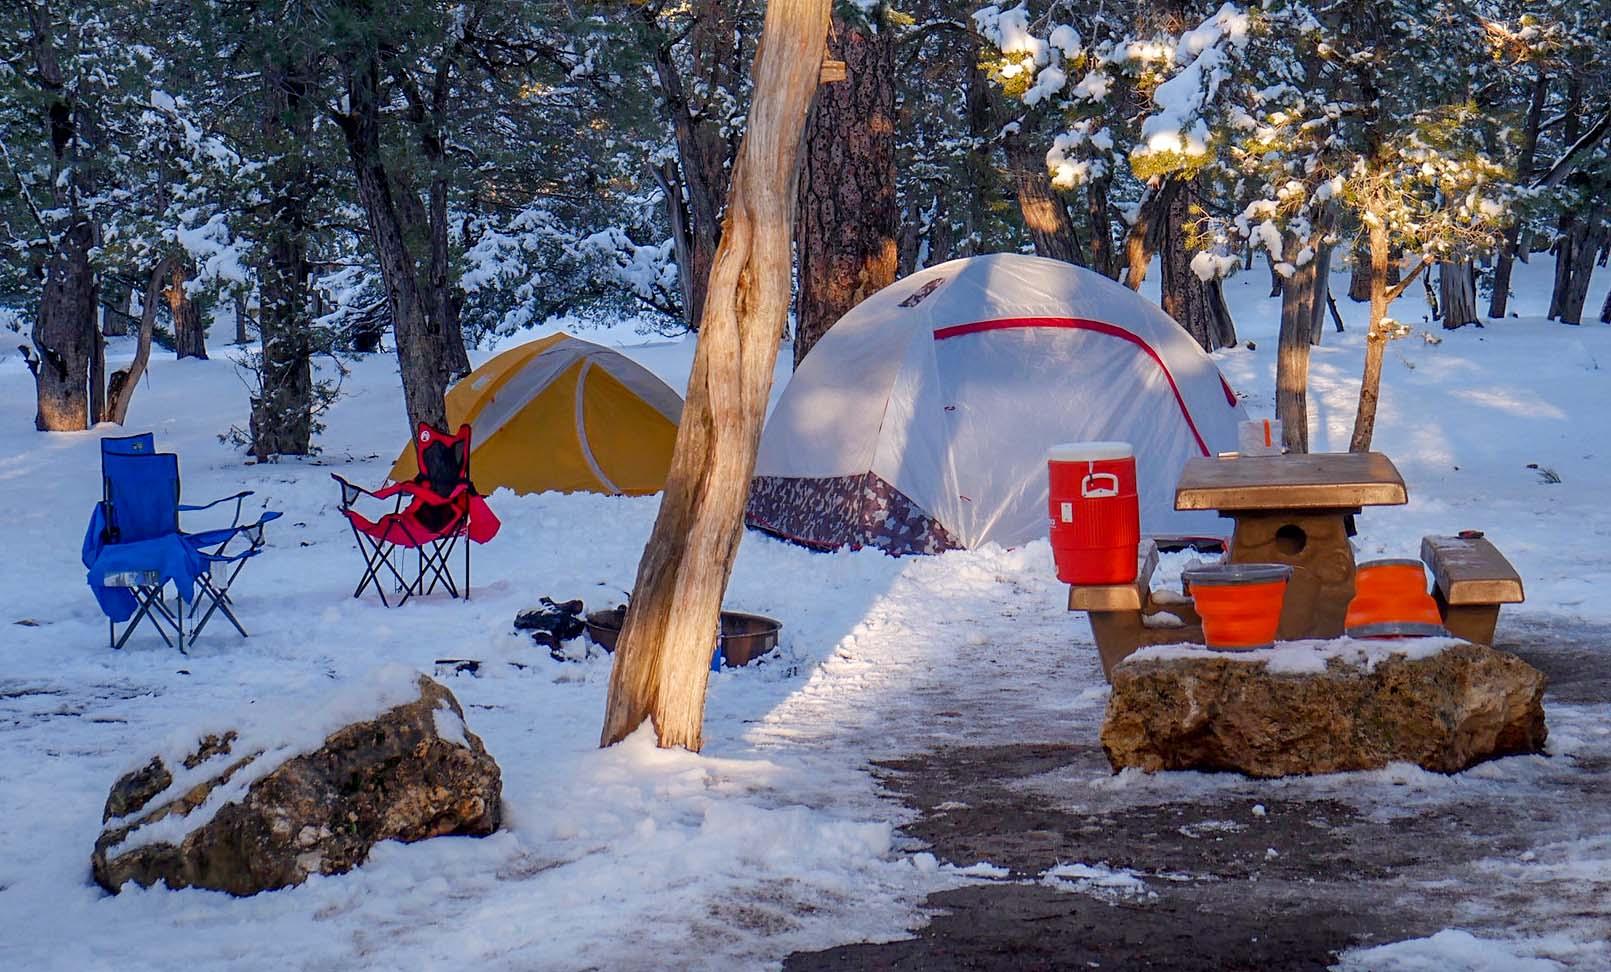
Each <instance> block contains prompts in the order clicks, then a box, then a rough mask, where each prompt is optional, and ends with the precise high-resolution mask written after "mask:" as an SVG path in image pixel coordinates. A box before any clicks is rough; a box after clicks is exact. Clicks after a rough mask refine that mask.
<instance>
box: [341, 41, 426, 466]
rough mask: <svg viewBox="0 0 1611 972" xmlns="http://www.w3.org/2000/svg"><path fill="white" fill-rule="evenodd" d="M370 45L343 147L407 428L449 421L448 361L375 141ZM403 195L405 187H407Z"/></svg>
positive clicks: (359, 69)
mask: <svg viewBox="0 0 1611 972" xmlns="http://www.w3.org/2000/svg"><path fill="white" fill-rule="evenodd" d="M375 56H376V55H375V54H374V52H364V53H361V54H359V55H358V56H357V57H356V59H355V60H354V61H353V62H352V63H350V64H349V65H347V98H348V103H349V105H350V106H351V113H350V114H349V115H347V116H345V117H344V118H343V120H342V128H343V133H344V134H345V135H346V141H347V154H348V155H349V157H350V158H351V160H352V166H353V174H354V175H355V176H356V181H357V184H358V197H359V199H360V200H362V202H363V205H364V209H365V211H366V212H367V213H368V216H369V229H370V233H371V235H372V237H373V240H374V245H375V255H376V257H377V258H378V260H379V263H380V272H381V278H382V279H383V280H384V281H385V284H386V296H387V300H388V302H389V304H390V306H391V311H392V323H393V326H394V327H395V329H396V338H397V362H398V366H399V370H400V371H401V372H402V378H403V401H404V404H405V406H406V407H407V409H408V424H409V434H410V435H412V434H413V428H414V426H415V424H416V423H419V422H428V423H430V424H431V425H435V426H437V427H441V426H443V425H445V424H447V409H446V406H445V405H444V404H443V396H444V394H445V392H446V389H447V375H448V370H449V369H448V368H447V367H445V366H444V365H443V363H442V341H441V339H440V337H439V335H438V333H437V330H436V328H434V327H433V326H432V323H431V317H430V311H429V308H428V307H427V306H426V297H425V294H424V293H422V292H421V290H422V288H421V286H420V280H419V278H418V276H417V275H416V273H415V267H414V257H413V254H412V253H411V252H410V250H409V246H408V233H407V229H406V226H405V223H404V219H405V215H404V213H403V211H402V208H401V207H402V206H403V205H409V204H412V205H413V206H415V207H418V205H419V201H418V199H417V197H416V198H414V199H412V200H408V199H402V200H399V198H398V197H397V195H396V194H394V192H393V187H392V183H391V179H390V177H389V176H388V175H387V172H386V164H385V161H384V158H383V156H382V154H381V146H380V103H379V100H378V97H379V83H380V70H379V65H378V64H377V63H376V61H375ZM403 195H404V196H407V195H409V193H404V194H403Z"/></svg>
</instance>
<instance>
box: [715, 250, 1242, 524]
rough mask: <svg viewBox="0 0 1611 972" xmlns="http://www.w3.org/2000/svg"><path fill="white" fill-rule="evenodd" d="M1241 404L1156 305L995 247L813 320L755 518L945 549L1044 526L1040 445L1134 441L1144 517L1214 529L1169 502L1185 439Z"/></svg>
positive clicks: (1216, 432) (1238, 413)
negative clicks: (816, 335) (818, 325)
mask: <svg viewBox="0 0 1611 972" xmlns="http://www.w3.org/2000/svg"><path fill="white" fill-rule="evenodd" d="M1244 417H1245V416H1244V414H1243V412H1242V408H1241V406H1240V404H1238V402H1237V400H1236V396H1235V394H1234V393H1233V392H1232V391H1231V389H1230V386H1229V385H1228V384H1226V383H1225V380H1224V378H1223V377H1221V375H1220V373H1219V370H1218V369H1217V368H1215V367H1214V362H1213V360H1212V359H1211V358H1209V356H1208V355H1207V354H1205V353H1204V352H1203V350H1202V349H1201V348H1199V347H1198V346H1197V344H1196V342H1194V341H1193V340H1192V339H1191V337H1190V335H1188V334H1187V333H1186V332H1185V330H1183V329H1182V328H1181V327H1180V325H1178V324H1176V323H1175V322H1174V321H1173V320H1172V319H1170V317H1169V316H1168V315H1166V314H1165V313H1164V312H1163V311H1162V310H1161V309H1160V308H1158V306H1157V305H1155V304H1153V303H1151V302H1150V301H1148V300H1146V299H1145V298H1143V297H1141V296H1139V295H1137V294H1136V293H1134V292H1133V291H1131V290H1129V289H1127V288H1125V287H1123V286H1121V285H1119V284H1117V283H1114V282H1113V281H1112V280H1109V279H1108V278H1106V277H1104V276H1102V275H1101V274H1098V273H1094V272H1092V271H1090V270H1086V269H1083V268H1081V267H1076V266H1073V265H1071V264H1068V263H1063V262H1060V261H1056V260H1046V259H1041V258H1039V257H1032V256H1020V255H1017V254H995V255H991V256H980V257H972V258H968V259H963V260H953V261H951V262H949V263H944V264H941V265H940V266H937V267H931V268H929V269H927V270H923V271H921V272H919V273H916V274H913V275H912V276H910V277H907V278H906V279H904V280H899V281H897V282H895V283H894V284H891V285H890V286H889V287H886V288H884V289H883V290H881V291H879V292H878V293H876V294H874V295H873V296H872V297H869V298H868V299H867V300H865V301H863V302H862V303H861V304H859V305H858V306H857V307H856V308H855V309H854V310H852V311H851V312H850V313H848V314H846V315H845V316H844V317H843V318H842V319H841V320H840V321H839V322H838V323H837V324H835V325H834V326H833V328H832V329H831V330H829V331H828V333H827V334H826V335H825V336H824V337H823V338H822V340H820V341H819V342H818V343H817V345H816V346H815V347H813V348H812V349H811V353H810V354H809V355H807V356H806V359H805V361H804V362H802V363H801V366H800V368H799V370H798V371H796V372H795V375H794V377H793V378H792V379H791V380H790V382H789V384H788V387H787V388H785V389H784V392H783V396H782V398H781V399H780V400H779V401H778V404H777V407H776V408H775V409H774V410H773V412H772V415H771V418H770V419H768V421H767V425H766V430H765V432H764V434H763V436H762V438H761V450H760V454H759V456H758V458H757V461H756V466H755V479H754V481H753V482H752V484H751V488H750V501H749V509H748V514H747V522H748V523H749V525H750V526H751V527H754V528H756V529H759V530H763V531H765V532H767V533H771V534H774V535H776V536H780V537H783V538H785V539H788V540H793V541H795V542H798V543H802V544H805V545H807V546H811V547H817V548H821V549H835V548H838V547H844V546H850V547H860V546H873V547H878V548H881V549H883V550H885V551H888V552H890V553H894V554H905V553H938V552H940V551H942V550H947V549H954V548H958V547H976V546H980V545H982V544H986V543H999V544H1001V545H1003V546H1013V545H1017V544H1022V543H1025V542H1028V541H1030V540H1034V539H1036V538H1037V537H1044V536H1046V534H1047V527H1048V524H1047V516H1046V500H1047V482H1046V451H1047V449H1048V448H1050V447H1051V446H1053V445H1056V444H1058V443H1062V442H1071V441H1077V440H1099V439H1100V440H1113V439H1118V440H1123V441H1125V442H1129V443H1131V445H1132V446H1134V448H1135V455H1136V473H1137V481H1138V482H1137V485H1138V492H1139V494H1140V505H1141V528H1142V531H1143V533H1145V534H1147V535H1150V536H1172V537H1214V536H1220V535H1222V534H1223V532H1224V531H1223V528H1222V527H1221V526H1219V521H1218V519H1217V518H1216V517H1215V516H1214V514H1212V513H1203V512H1196V513H1182V512H1179V511H1176V510H1175V509H1174V484H1175V480H1176V478H1177V477H1178V475H1179V473H1180V470H1181V467H1182V466H1183V465H1184V464H1185V462H1186V460H1187V459H1188V458H1190V457H1192V456H1209V455H1214V454H1215V453H1217V452H1222V451H1227V450H1231V449H1234V448H1236V432H1237V423H1238V422H1240V421H1242V419H1243V418H1244Z"/></svg>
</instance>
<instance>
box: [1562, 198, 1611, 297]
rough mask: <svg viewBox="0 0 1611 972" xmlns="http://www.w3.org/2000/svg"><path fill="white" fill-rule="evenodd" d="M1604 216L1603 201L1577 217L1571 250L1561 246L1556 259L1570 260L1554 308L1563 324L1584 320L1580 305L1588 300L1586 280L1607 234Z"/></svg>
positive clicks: (1589, 277)
mask: <svg viewBox="0 0 1611 972" xmlns="http://www.w3.org/2000/svg"><path fill="white" fill-rule="evenodd" d="M1605 217H1606V213H1605V206H1604V204H1602V205H1600V206H1598V207H1596V208H1594V209H1592V210H1590V211H1589V212H1588V213H1587V214H1585V215H1583V216H1581V217H1579V218H1578V220H1577V225H1576V226H1574V227H1573V231H1572V232H1573V242H1572V246H1571V249H1570V252H1569V253H1568V252H1567V249H1566V248H1565V247H1563V248H1562V255H1561V256H1560V257H1559V258H1558V259H1559V260H1560V261H1561V262H1563V263H1569V265H1568V266H1567V268H1566V283H1565V285H1564V286H1563V287H1562V288H1561V290H1560V294H1559V300H1560V306H1559V308H1557V310H1558V311H1559V314H1558V316H1559V317H1560V320H1561V321H1562V323H1565V324H1582V323H1583V305H1584V303H1585V302H1586V301H1587V300H1588V296H1589V280H1590V279H1591V278H1592V277H1593V276H1594V261H1595V258H1596V257H1597V256H1598V255H1599V252H1600V245H1601V242H1602V241H1603V240H1604V239H1605V237H1606V235H1607V226H1606V224H1605ZM1568 256H1570V260H1569V261H1568V259H1567V257H1568ZM1557 276H1558V275H1557Z"/></svg>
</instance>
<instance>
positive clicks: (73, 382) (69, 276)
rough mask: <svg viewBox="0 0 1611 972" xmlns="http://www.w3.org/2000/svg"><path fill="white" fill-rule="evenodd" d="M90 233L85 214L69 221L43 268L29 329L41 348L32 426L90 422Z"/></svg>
mask: <svg viewBox="0 0 1611 972" xmlns="http://www.w3.org/2000/svg"><path fill="white" fill-rule="evenodd" d="M93 235H94V234H93V232H92V227H91V226H90V223H89V220H87V219H83V218H80V219H79V220H78V221H76V222H74V223H72V224H71V225H69V226H68V227H67V229H66V230H65V231H64V232H63V233H62V236H61V238H60V239H59V240H58V242H57V246H56V251H55V252H54V253H52V254H51V255H50V263H49V264H48V266H47V269H46V271H45V290H44V294H43V295H42V296H41V297H40V301H39V317H38V318H37V319H36V320H35V321H34V328H33V334H32V337H33V345H34V350H35V351H36V352H38V354H39V367H38V369H37V370H36V372H35V374H34V385H35V389H36V391H37V393H38V410H37V411H36V412H35V414H34V427H35V428H37V429H39V430H40V431H41V432H76V431H78V430H79V429H84V428H88V427H89V394H88V392H89V364H90V357H91V355H93V354H94V351H95V347H94V345H95V325H96V313H95V275H94V273H93V272H92V271H91V269H90V262H89V251H90V243H91V240H92V239H93Z"/></svg>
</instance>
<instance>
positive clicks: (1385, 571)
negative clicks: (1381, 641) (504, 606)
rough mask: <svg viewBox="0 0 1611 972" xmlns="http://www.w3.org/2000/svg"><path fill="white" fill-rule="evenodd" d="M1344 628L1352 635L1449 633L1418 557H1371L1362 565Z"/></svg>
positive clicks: (1435, 634) (1431, 635)
mask: <svg viewBox="0 0 1611 972" xmlns="http://www.w3.org/2000/svg"><path fill="white" fill-rule="evenodd" d="M1343 630H1344V631H1346V632H1347V634H1348V637H1350V638H1425V637H1435V636H1439V635H1447V634H1448V633H1449V632H1448V629H1446V628H1444V627H1443V618H1442V617H1441V616H1440V615H1439V614H1438V602H1436V601H1434V600H1433V599H1432V595H1431V594H1428V593H1427V590H1426V569H1425V568H1423V567H1422V566H1421V562H1420V561H1419V560H1372V561H1370V562H1368V563H1363V564H1360V565H1359V569H1358V572H1357V573H1356V574H1355V576H1354V599H1353V600H1352V601H1349V602H1348V616H1347V618H1346V619H1344V621H1343Z"/></svg>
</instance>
